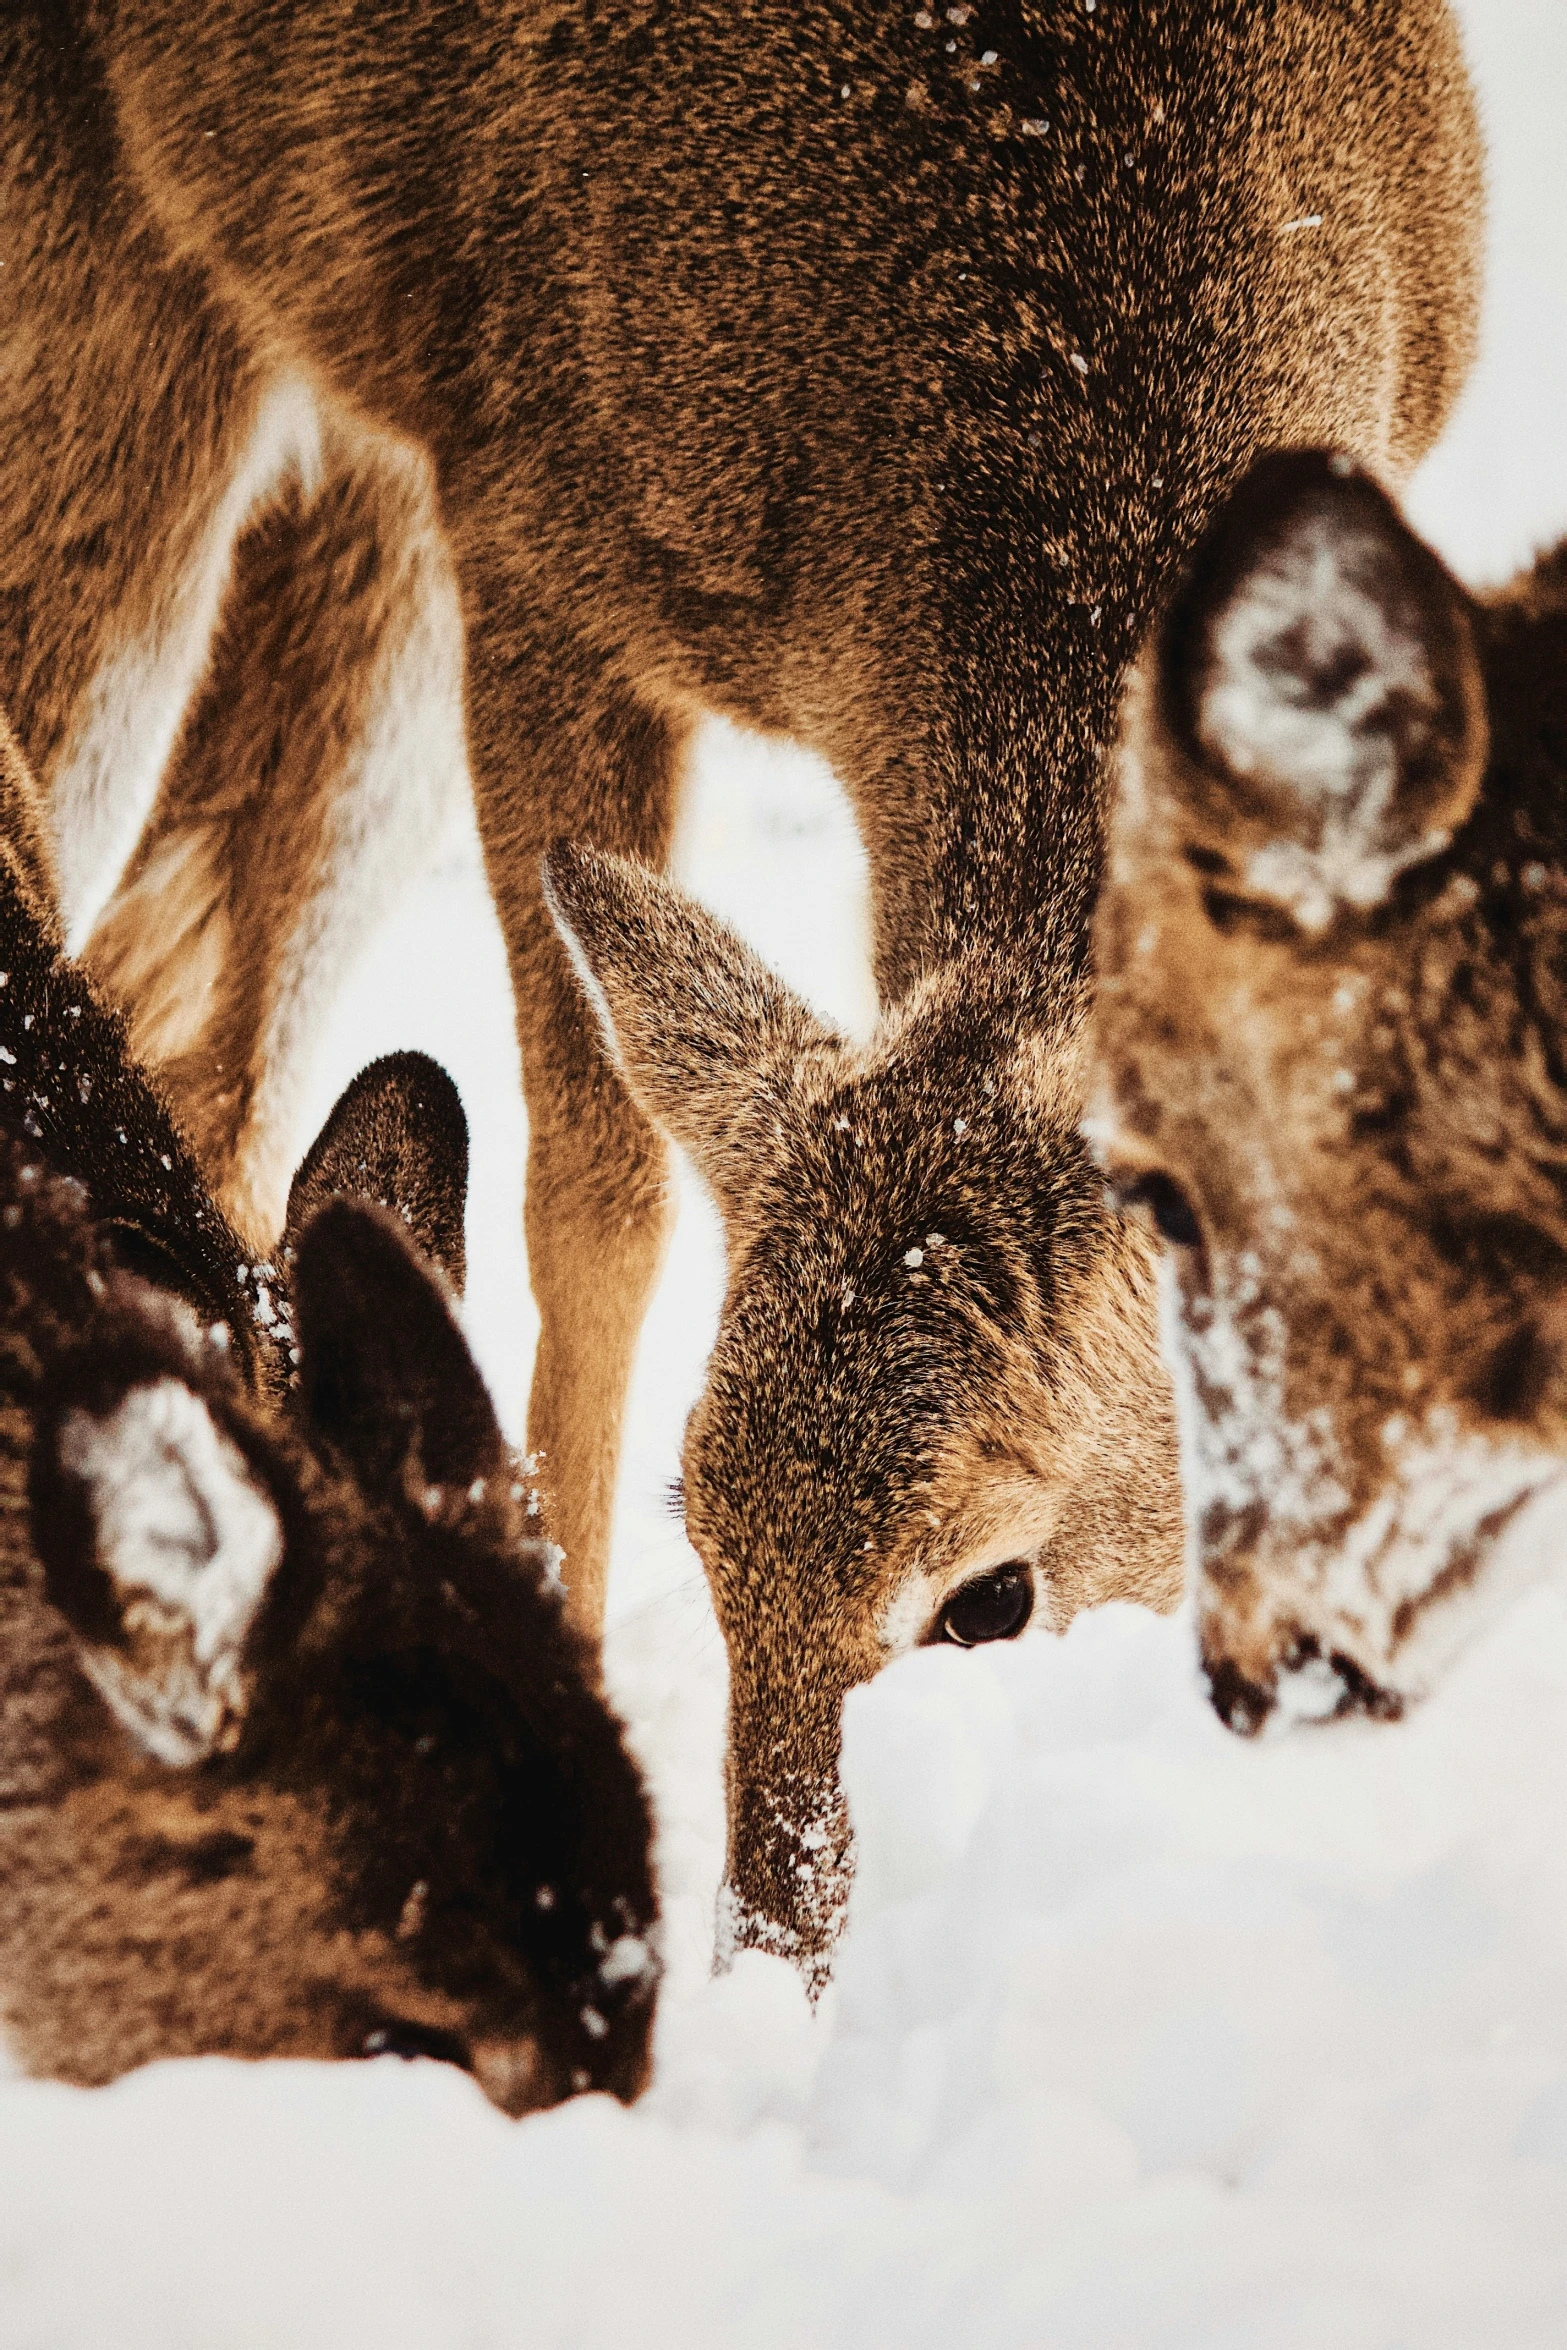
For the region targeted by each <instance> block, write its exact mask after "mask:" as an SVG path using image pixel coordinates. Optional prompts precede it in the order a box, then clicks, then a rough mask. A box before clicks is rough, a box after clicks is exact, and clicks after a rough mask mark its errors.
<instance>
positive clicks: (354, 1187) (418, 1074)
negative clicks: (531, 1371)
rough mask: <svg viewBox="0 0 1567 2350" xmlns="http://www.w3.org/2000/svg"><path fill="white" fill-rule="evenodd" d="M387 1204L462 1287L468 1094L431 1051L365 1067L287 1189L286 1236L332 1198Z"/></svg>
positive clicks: (296, 1233)
mask: <svg viewBox="0 0 1567 2350" xmlns="http://www.w3.org/2000/svg"><path fill="white" fill-rule="evenodd" d="M337 1198H346V1199H359V1200H368V1201H370V1202H371V1204H372V1205H373V1206H377V1207H383V1208H390V1209H391V1210H392V1212H393V1214H394V1215H397V1216H400V1217H401V1218H402V1220H403V1222H404V1223H405V1224H406V1225H407V1227H408V1229H409V1231H410V1232H411V1233H412V1234H413V1236H414V1239H415V1240H416V1241H417V1242H418V1244H419V1247H420V1249H421V1251H422V1252H423V1254H424V1255H425V1256H427V1257H428V1258H430V1259H431V1261H432V1262H433V1263H434V1264H437V1265H439V1266H440V1268H441V1271H442V1272H443V1273H444V1274H445V1275H446V1278H447V1280H448V1281H450V1283H451V1284H452V1287H453V1288H454V1289H455V1290H457V1291H458V1292H459V1293H460V1292H461V1290H462V1286H463V1281H464V1279H465V1277H466V1272H467V1256H466V1250H465V1247H464V1242H463V1216H464V1212H465V1210H466V1207H467V1201H468V1121H467V1119H466V1118H465V1117H464V1115H463V1106H462V1097H461V1095H460V1094H459V1093H458V1091H457V1088H456V1086H455V1085H454V1084H453V1083H452V1081H451V1079H450V1078H449V1077H448V1076H447V1074H446V1071H445V1070H444V1069H443V1068H442V1067H441V1065H440V1063H439V1062H438V1061H432V1060H431V1059H430V1057H429V1055H428V1054H426V1053H391V1054H388V1056H387V1057H386V1058H385V1059H384V1060H380V1061H372V1062H371V1064H370V1066H369V1068H368V1069H361V1070H360V1072H359V1075H358V1076H357V1077H356V1078H355V1079H354V1081H353V1083H352V1084H351V1085H350V1086H348V1087H347V1089H346V1090H345V1091H344V1093H343V1094H342V1095H341V1096H340V1097H339V1099H338V1102H337V1105H336V1107H335V1108H334V1109H333V1111H332V1113H331V1116H330V1117H329V1118H328V1119H327V1122H326V1124H325V1125H324V1126H323V1127H322V1129H321V1132H320V1133H319V1134H318V1135H317V1136H316V1139H315V1141H314V1142H313V1143H312V1144H311V1146H310V1148H309V1150H308V1151H307V1152H306V1154H305V1157H304V1160H303V1162H302V1163H301V1165H300V1169H299V1172H298V1174H297V1175H296V1176H295V1177H294V1182H293V1188H292V1189H291V1190H290V1192H289V1195H288V1218H287V1221H286V1223H285V1225H284V1233H283V1237H284V1244H285V1246H286V1247H287V1248H289V1249H290V1250H294V1249H297V1248H298V1245H299V1240H300V1235H301V1234H302V1233H303V1231H304V1229H305V1226H306V1225H307V1224H308V1223H309V1221H310V1219H311V1217H312V1216H313V1215H314V1214H315V1212H316V1210H317V1209H318V1208H320V1207H324V1206H325V1204H326V1202H327V1201H328V1200H329V1199H337Z"/></svg>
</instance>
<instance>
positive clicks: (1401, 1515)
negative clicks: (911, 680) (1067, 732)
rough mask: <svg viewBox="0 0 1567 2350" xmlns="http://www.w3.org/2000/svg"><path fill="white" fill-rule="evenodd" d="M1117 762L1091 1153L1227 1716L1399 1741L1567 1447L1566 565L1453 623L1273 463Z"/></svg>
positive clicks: (1428, 571) (1145, 672)
mask: <svg viewBox="0 0 1567 2350" xmlns="http://www.w3.org/2000/svg"><path fill="white" fill-rule="evenodd" d="M1120 771H1121V772H1120V787H1119V795H1118V798H1117V801H1116V808H1115V815H1114V821H1113V828H1112V847H1111V855H1110V863H1109V872H1108V877H1107V880H1106V885H1105V891H1104V896H1103V899H1102V902H1101V908H1100V913H1099V919H1098V930H1097V940H1098V956H1099V965H1100V974H1101V976H1100V991H1099V1001H1098V1009H1097V1013H1096V1020H1095V1033H1096V1051H1097V1078H1096V1086H1095V1093H1094V1109H1093V1131H1094V1133H1095V1136H1096V1140H1097V1143H1098V1147H1099V1149H1100V1152H1101V1154H1102V1156H1103V1159H1104V1163H1105V1164H1106V1166H1107V1168H1108V1169H1109V1170H1110V1173H1111V1178H1112V1182H1113V1184H1114V1186H1115V1189H1116V1191H1117V1193H1118V1195H1119V1197H1120V1199H1121V1200H1122V1201H1123V1202H1124V1203H1127V1204H1129V1205H1131V1206H1132V1207H1134V1208H1135V1209H1136V1211H1137V1212H1139V1213H1140V1214H1141V1215H1142V1216H1143V1217H1144V1218H1145V1219H1148V1220H1150V1221H1151V1222H1152V1223H1154V1224H1155V1225H1157V1227H1158V1229H1159V1230H1160V1231H1161V1232H1162V1233H1163V1235H1164V1237H1165V1240H1166V1243H1167V1244H1168V1248H1169V1254H1168V1258H1167V1262H1166V1265H1165V1283H1166V1305H1167V1311H1166V1323H1165V1327H1166V1338H1167V1345H1168V1348H1169V1352H1170V1358H1171V1361H1172V1364H1173V1365H1174V1366H1175V1369H1176V1383H1177V1388H1178V1391H1179V1394H1180V1398H1181V1422H1182V1434H1183V1466H1184V1470H1185V1476H1186V1485H1187V1497H1188V1500H1187V1506H1188V1512H1189V1519H1190V1528H1191V1534H1190V1542H1191V1557H1192V1564H1193V1568H1194V1571H1195V1573H1196V1576H1197V1587H1198V1607H1199V1620H1200V1625H1201V1639H1202V1653H1203V1659H1204V1664H1205V1668H1206V1671H1207V1676H1208V1681H1209V1685H1210V1688H1211V1691H1212V1695H1213V1700H1214V1703H1215V1705H1216V1706H1217V1707H1218V1709H1219V1711H1220V1713H1221V1714H1222V1715H1223V1717H1224V1719H1225V1720H1226V1721H1228V1722H1229V1723H1230V1724H1231V1726H1232V1727H1233V1728H1235V1729H1238V1730H1243V1731H1250V1730H1255V1729H1258V1728H1259V1727H1260V1726H1261V1725H1262V1724H1263V1722H1264V1721H1266V1720H1268V1719H1269V1717H1270V1716H1272V1715H1274V1714H1275V1710H1276V1709H1278V1711H1279V1713H1280V1714H1281V1715H1282V1716H1283V1718H1286V1719H1287V1718H1300V1717H1305V1718H1313V1717H1316V1716H1321V1715H1327V1714H1334V1713H1341V1712H1345V1711H1350V1710H1363V1711H1366V1712H1368V1713H1371V1714H1374V1715H1382V1716H1389V1715H1396V1714H1397V1713H1398V1712H1399V1711H1400V1710H1401V1708H1402V1707H1403V1705H1404V1704H1405V1702H1406V1701H1407V1700H1409V1699H1410V1698H1412V1697H1415V1696H1417V1695H1419V1694H1420V1693H1421V1692H1422V1691H1423V1690H1424V1689H1425V1688H1426V1687H1427V1686H1428V1685H1429V1683H1430V1681H1431V1678H1432V1676H1433V1674H1434V1673H1435V1672H1436V1671H1437V1670H1438V1669H1439V1668H1440V1666H1441V1664H1442V1662H1443V1661H1444V1659H1445V1658H1446V1656H1447V1655H1448V1654H1449V1653H1450V1652H1451V1651H1452V1649H1453V1647H1454V1645H1455V1643H1456V1642H1458V1641H1459V1640H1460V1639H1462V1638H1463V1637H1464V1636H1465V1634H1466V1632H1467V1630H1468V1629H1469V1627H1470V1625H1471V1624H1472V1623H1473V1622H1474V1621H1475V1620H1476V1618H1477V1617H1478V1616H1479V1614H1480V1613H1481V1612H1483V1610H1484V1609H1486V1608H1487V1607H1488V1606H1490V1605H1493V1604H1494V1603H1495V1602H1496V1600H1497V1599H1498V1598H1499V1597H1500V1596H1501V1595H1502V1585H1503V1583H1504V1582H1506V1581H1508V1580H1509V1578H1508V1577H1507V1576H1506V1574H1494V1573H1493V1572H1492V1571H1491V1566H1490V1560H1491V1553H1492V1550H1493V1547H1494V1545H1495V1542H1496V1538H1497V1536H1498V1535H1499V1534H1500V1532H1501V1531H1502V1529H1503V1528H1504V1527H1505V1526H1506V1525H1507V1524H1508V1522H1509V1521H1510V1520H1511V1519H1512V1518H1513V1517H1514V1516H1515V1514H1516V1513H1517V1512H1518V1511H1519V1510H1520V1509H1521V1508H1522V1506H1523V1505H1524V1503H1525V1502H1526V1501H1527V1500H1528V1499H1529V1498H1530V1496H1531V1495H1532V1494H1534V1493H1535V1492H1537V1491H1538V1490H1539V1489H1540V1488H1541V1487H1543V1486H1544V1485H1545V1484H1546V1483H1547V1482H1548V1481H1549V1480H1551V1479H1552V1478H1553V1477H1555V1476H1556V1475H1557V1474H1558V1473H1559V1471H1560V1468H1561V1465H1562V1461H1563V1458H1564V1454H1567V1319H1564V1314H1563V1298H1564V1295H1567V1289H1564V1279H1567V1067H1564V1061H1563V1043H1564V1037H1567V1017H1564V997H1563V978H1564V973H1567V810H1564V799H1563V778H1564V774H1567V550H1563V549H1558V550H1556V552H1554V553H1553V554H1549V555H1546V556H1544V557H1542V558H1541V560H1540V561H1539V562H1538V563H1537V564H1536V565H1535V566H1534V568H1533V569H1532V570H1529V571H1527V572H1525V573H1524V574H1523V575H1522V576H1521V577H1520V578H1518V579H1517V580H1515V581H1514V582H1513V583H1512V584H1511V585H1510V586H1509V587H1507V588H1505V589H1503V590H1502V591H1501V592H1500V593H1498V594H1496V595H1493V596H1491V597H1488V598H1486V599H1485V600H1484V601H1479V602H1477V601H1475V600H1474V599H1472V598H1471V597H1470V596H1468V595H1466V594H1465V592H1464V590H1463V589H1462V588H1461V587H1460V586H1459V585H1458V583H1457V582H1456V581H1455V580H1454V579H1452V578H1451V577H1450V575H1449V574H1448V572H1447V571H1446V570H1445V569H1444V567H1443V565H1442V564H1441V562H1440V561H1439V560H1438V559H1437V557H1436V556H1435V555H1434V554H1433V553H1432V552H1431V551H1430V549H1429V548H1427V547H1426V546H1424V545H1423V544H1422V543H1421V542H1420V541H1419V540H1418V539H1417V538H1416V537H1415V536H1414V535H1413V533H1412V532H1411V531H1410V530H1409V529H1408V528H1407V527H1406V525H1405V524H1404V523H1403V521H1402V520H1401V519H1400V517H1399V515H1398V513H1397V511H1396V509H1395V507H1394V506H1393V504H1392V503H1391V501H1390V500H1389V498H1388V497H1387V495H1386V494H1385V492H1384V491H1383V490H1382V489H1381V488H1379V487H1378V486H1377V485H1376V484H1375V483H1374V482H1373V481H1372V480H1371V479H1369V478H1368V476H1367V475H1366V474H1364V473H1363V472H1361V471H1360V470H1359V469H1358V468H1356V467H1355V466H1354V465H1352V464H1351V463H1350V462H1349V461H1348V460H1347V459H1346V458H1343V457H1335V456H1329V455H1326V454H1322V453H1309V452H1308V453H1303V454H1299V455H1291V456H1281V457H1275V458H1271V459H1267V460H1265V461H1264V462H1263V463H1262V464H1261V465H1260V466H1259V467H1258V468H1257V469H1256V470H1255V471H1254V472H1253V473H1252V474H1251V475H1250V476H1249V477H1248V479H1247V480H1246V481H1245V482H1244V483H1243V484H1242V486H1241V487H1240V488H1239V489H1238V490H1237V491H1236V492H1235V494H1234V496H1233V497H1232V499H1231V500H1230V502H1229V503H1228V504H1227V506H1226V507H1225V508H1224V509H1223V511H1222V513H1221V514H1220V516H1219V518H1218V520H1217V521H1216V522H1215V524H1214V525H1213V528H1212V530H1211V532H1210V534H1209V536H1208V537H1207V538H1206V539H1205V540H1204V541H1203V543H1202V545H1201V547H1200V549H1199V550H1198V552H1197V554H1196V555H1195V557H1194V558H1193V560H1192V563H1191V566H1190V568H1189V569H1188V571H1187V573H1186V575H1185V577H1184V579H1183V581H1182V583H1181V585H1180V587H1179V588H1178V590H1177V591H1176V593H1175V594H1174V595H1173V597H1172V599H1171V601H1170V604H1169V607H1168V609H1167V611H1166V613H1165V615H1164V617H1163V619H1162V621H1161V623H1160V625H1159V626H1158V628H1157V629H1156V631H1155V633H1154V635H1153V637H1152V639H1151V641H1150V645H1149V648H1148V651H1147V654H1146V656H1145V657H1144V659H1143V660H1142V662H1141V663H1140V664H1139V667H1138V670H1137V672H1136V675H1135V677H1134V680H1133V682H1132V684H1131V687H1130V688H1129V692H1128V701H1127V711H1126V720H1125V732H1124V741H1123V749H1122V756H1121V762H1120Z"/></svg>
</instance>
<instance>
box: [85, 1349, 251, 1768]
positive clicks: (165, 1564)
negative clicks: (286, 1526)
mask: <svg viewBox="0 0 1567 2350" xmlns="http://www.w3.org/2000/svg"><path fill="white" fill-rule="evenodd" d="M59 1451H60V1462H61V1466H62V1467H63V1468H65V1469H66V1470H67V1471H68V1472H69V1473H70V1474H71V1475H72V1476H73V1477H76V1478H78V1479H80V1481H81V1483H82V1484H83V1485H84V1486H85V1487H86V1488H87V1495H88V1505H89V1508H90V1511H91V1515H92V1521H93V1528H94V1536H95V1543H96V1552H97V1560H98V1564H99V1565H100V1567H102V1569H103V1570H104V1572H105V1573H106V1574H107V1575H108V1577H109V1579H110V1581H111V1582H112V1583H113V1585H114V1588H115V1594H116V1597H117V1599H118V1601H119V1604H120V1613H121V1620H122V1622H123V1624H124V1627H125V1634H126V1638H125V1642H124V1644H123V1645H121V1646H115V1647H112V1648H106V1647H97V1646H93V1645H89V1644H84V1645H83V1648H82V1652H81V1656H82V1667H83V1670H84V1671H85V1672H86V1673H87V1675H88V1677H89V1678H90V1679H91V1681H92V1682H93V1685H94V1686H95V1688H97V1690H98V1691H99V1693H100V1694H101V1696H102V1697H103V1698H104V1700H105V1702H106V1703H107V1704H108V1705H109V1706H110V1708H111V1709H112V1711H113V1712H114V1713H115V1714H116V1715H117V1717H118V1718H119V1720H120V1721H122V1722H123V1723H124V1724H125V1726H126V1728H127V1729H129V1730H130V1731H131V1732H132V1733H133V1734H134V1735H135V1737H136V1738H138V1739H139V1740H140V1742H141V1744H142V1745H143V1746H145V1747H146V1748H147V1750H148V1751H149V1753H151V1754H153V1755H154V1756H156V1757H157V1759H158V1760H159V1761H160V1762H165V1763H172V1764H176V1765H185V1764H190V1763H194V1762H199V1761H200V1760H201V1759H202V1757H203V1756H205V1755H208V1754H210V1753H212V1752H213V1750H214V1749H215V1748H217V1747H221V1746H224V1745H227V1744H232V1742H233V1739H234V1738H235V1737H236V1736H237V1735H238V1728H239V1722H240V1718H241V1716H242V1715H243V1712H244V1700H245V1690H244V1688H243V1677H242V1675H241V1672H240V1663H239V1660H240V1652H241V1650H242V1649H243V1647H244V1643H245V1638H246V1635H247V1634H248V1633H249V1630H250V1627H251V1625H252V1623H253V1622H254V1621H255V1616H256V1611H257V1609H258V1607H259V1606H260V1604H261V1599H262V1595H263V1593H264V1592H265V1590H266V1588H267V1584H268V1582H269V1581H270V1579H271V1577H272V1574H273V1572H274V1571H275V1569H276V1567H277V1565H278V1561H279V1559H280V1558H281V1556H282V1549H283V1541H282V1531H281V1528H280V1527H279V1524H278V1519H277V1513H276V1511H275V1510H274V1508H273V1506H272V1503H271V1501H270V1500H269V1498H268V1497H267V1495H266V1494H265V1493H264V1492H263V1491H262V1489H261V1488H260V1486H259V1485H258V1484H257V1483H256V1481H255V1479H254V1478H253V1476H252V1475H251V1472H250V1469H249V1467H248V1465H247V1463H246V1461H245V1459H244V1456H243V1454H242V1453H241V1452H240V1451H239V1449H238V1447H237V1446H236V1445H235V1444H233V1443H232V1442H231V1440H230V1439H229V1438H228V1437H227V1436H225V1435H224V1434H223V1433H222V1431H221V1430H220V1429H219V1428H217V1427H216V1426H215V1424H214V1422H213V1419H212V1416H211V1414H210V1413H209V1411H208V1410H207V1407H206V1405H205V1404H204V1403H203V1402H202V1400H201V1398H200V1397H199V1396H197V1395H194V1394H192V1392H191V1390H190V1389H189V1388H188V1387H186V1386H185V1385H184V1384H183V1383H182V1382H181V1381H180V1380H178V1379H160V1380H158V1381H157V1382H156V1383H155V1384H153V1385H150V1386H146V1387H134V1388H132V1389H131V1391H130V1393H129V1394H128V1395H127V1396H125V1397H124V1398H123V1400H122V1401H121V1402H120V1403H118V1404H117V1405H116V1406H115V1408H114V1410H113V1411H112V1412H110V1413H109V1414H108V1415H107V1416H106V1417H105V1418H103V1419H95V1418H93V1417H92V1416H91V1415H90V1414H89V1413H87V1412H83V1411H77V1412H72V1413H71V1414H70V1415H69V1416H68V1417H67V1419H66V1420H65V1422H64V1423H63V1425H62V1427H61V1430H60V1446H59Z"/></svg>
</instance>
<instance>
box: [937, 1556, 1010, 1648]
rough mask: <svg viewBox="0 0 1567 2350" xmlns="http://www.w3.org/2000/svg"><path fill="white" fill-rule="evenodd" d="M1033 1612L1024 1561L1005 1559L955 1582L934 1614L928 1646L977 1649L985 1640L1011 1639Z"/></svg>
mask: <svg viewBox="0 0 1567 2350" xmlns="http://www.w3.org/2000/svg"><path fill="white" fill-rule="evenodd" d="M1033 1612H1034V1577H1033V1573H1032V1570H1031V1569H1030V1568H1029V1566H1028V1564H1027V1562H1026V1560H1023V1559H1008V1561H1007V1563H1006V1565H1005V1566H1004V1567H992V1568H991V1570H990V1572H989V1573H988V1574H987V1575H976V1576H975V1577H974V1578H973V1580H972V1581H971V1582H968V1583H961V1584H959V1586H958V1588H957V1590H956V1591H954V1592H953V1594H952V1596H951V1598H950V1599H949V1600H948V1601H947V1602H946V1603H945V1605H944V1606H943V1608H942V1610H941V1613H940V1615H938V1616H937V1618H936V1622H935V1627H934V1629H933V1630H932V1632H931V1635H930V1643H929V1644H930V1645H934V1644H935V1643H936V1642H938V1641H942V1640H950V1641H951V1643H952V1645H953V1646H954V1648H978V1647H980V1646H981V1645H982V1643H983V1642H985V1641H987V1640H1015V1639H1016V1638H1017V1636H1018V1634H1019V1633H1020V1632H1021V1631H1022V1629H1023V1626H1024V1625H1025V1624H1026V1623H1027V1622H1028V1619H1029V1617H1030V1616H1031V1615H1032V1614H1033Z"/></svg>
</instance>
